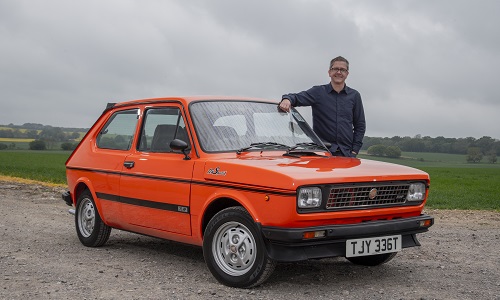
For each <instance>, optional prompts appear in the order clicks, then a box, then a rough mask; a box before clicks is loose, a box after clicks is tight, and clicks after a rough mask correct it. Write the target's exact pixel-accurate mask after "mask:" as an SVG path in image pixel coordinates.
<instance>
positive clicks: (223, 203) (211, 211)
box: [201, 197, 248, 238]
mask: <svg viewBox="0 0 500 300" xmlns="http://www.w3.org/2000/svg"><path fill="white" fill-rule="evenodd" d="M233 206H241V207H243V208H245V207H244V206H243V205H242V204H241V203H240V202H238V201H237V200H235V199H233V198H230V197H221V198H218V199H215V200H214V201H212V202H211V203H210V204H209V205H208V206H207V208H206V209H205V211H204V213H203V218H202V222H201V236H202V238H203V237H204V236H205V229H206V228H207V225H208V222H210V220H211V219H212V218H213V217H214V216H215V215H216V214H217V213H218V212H219V211H221V210H223V209H226V208H228V207H233ZM245 209H246V208H245ZM247 211H248V210H247Z"/></svg>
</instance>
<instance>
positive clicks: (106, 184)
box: [74, 108, 139, 226]
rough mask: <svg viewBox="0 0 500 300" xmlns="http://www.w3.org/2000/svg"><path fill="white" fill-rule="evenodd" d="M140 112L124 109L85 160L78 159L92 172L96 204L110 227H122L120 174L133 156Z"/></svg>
mask: <svg viewBox="0 0 500 300" xmlns="http://www.w3.org/2000/svg"><path fill="white" fill-rule="evenodd" d="M138 117H139V109H138V108H133V109H125V110H119V111H116V112H114V113H113V114H112V115H111V116H110V118H109V119H108V121H107V122H106V124H104V126H103V127H102V129H100V130H99V132H98V133H97V134H96V136H95V137H94V138H93V140H94V141H95V144H94V143H91V144H90V147H89V148H90V149H89V151H80V152H79V153H86V154H87V155H85V156H84V157H81V158H80V157H75V159H74V160H75V161H78V162H79V163H78V165H79V166H80V167H82V168H85V167H86V166H87V168H89V169H91V170H92V172H90V173H88V175H87V176H88V178H89V180H90V182H91V183H92V186H93V189H94V191H95V193H96V196H97V199H96V204H97V206H98V208H99V212H100V213H101V215H102V216H101V217H102V218H103V219H104V220H106V222H107V224H109V225H111V226H120V224H121V222H122V220H121V215H120V211H121V208H120V203H119V202H118V201H116V200H117V199H119V194H120V191H119V187H120V177H121V176H120V173H121V171H122V168H123V161H124V160H125V158H126V157H127V156H128V155H129V154H130V151H131V148H132V143H133V140H134V137H135V132H137V129H136V127H137V123H138V122H137V120H138Z"/></svg>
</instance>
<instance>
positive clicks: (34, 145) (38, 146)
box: [29, 140, 47, 150]
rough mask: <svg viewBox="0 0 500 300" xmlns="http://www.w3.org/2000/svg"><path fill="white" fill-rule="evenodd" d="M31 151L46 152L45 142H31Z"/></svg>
mask: <svg viewBox="0 0 500 300" xmlns="http://www.w3.org/2000/svg"><path fill="white" fill-rule="evenodd" d="M29 145H30V150H45V149H47V147H46V145H45V142H44V141H42V140H34V141H33V142H30V144H29Z"/></svg>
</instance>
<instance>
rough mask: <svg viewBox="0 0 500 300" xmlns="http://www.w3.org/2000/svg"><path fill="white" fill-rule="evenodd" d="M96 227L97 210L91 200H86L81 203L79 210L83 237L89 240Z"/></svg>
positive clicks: (79, 223)
mask: <svg viewBox="0 0 500 300" xmlns="http://www.w3.org/2000/svg"><path fill="white" fill-rule="evenodd" d="M94 225H95V208H94V204H93V203H92V201H91V200H90V199H89V198H85V199H83V200H82V201H81V202H80V207H79V210H78V228H79V229H80V233H81V235H82V236H83V237H86V238H88V237H89V236H90V235H91V234H92V232H93V231H94Z"/></svg>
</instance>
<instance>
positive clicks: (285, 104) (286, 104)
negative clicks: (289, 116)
mask: <svg viewBox="0 0 500 300" xmlns="http://www.w3.org/2000/svg"><path fill="white" fill-rule="evenodd" d="M279 107H280V109H281V110H282V111H285V112H289V111H290V107H292V103H291V102H290V100H289V99H286V98H285V99H282V100H281V102H280V106H279Z"/></svg>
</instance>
